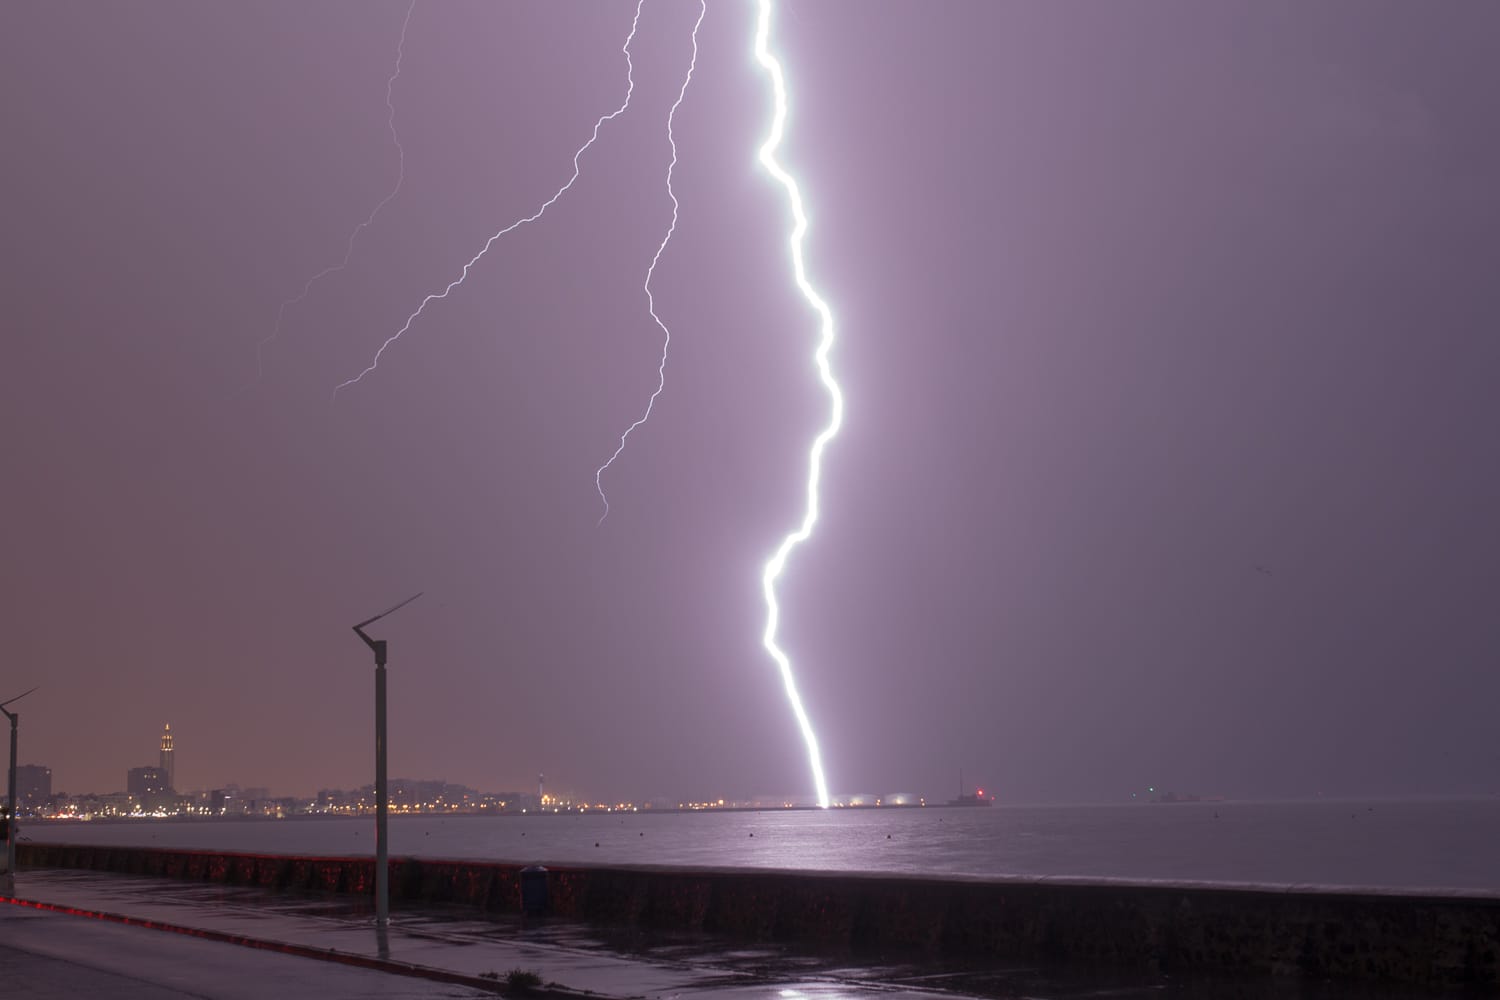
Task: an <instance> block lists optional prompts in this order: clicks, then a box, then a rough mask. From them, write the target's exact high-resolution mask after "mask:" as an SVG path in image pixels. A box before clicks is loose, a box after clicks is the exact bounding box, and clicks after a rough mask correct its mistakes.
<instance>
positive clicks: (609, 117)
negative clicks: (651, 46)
mask: <svg viewBox="0 0 1500 1000" xmlns="http://www.w3.org/2000/svg"><path fill="white" fill-rule="evenodd" d="M645 2H646V0H636V5H635V17H634V18H632V19H631V22H630V34H628V35H626V36H625V44H624V45H622V46H621V47H620V51H621V52H623V53H624V54H625V81H626V88H625V100H624V101H622V102H621V103H620V106H619V107H618V108H616V109H615V110H613V111H611V112H609V113H608V114H605V115H600V116H599V119H598V120H597V121H596V122H594V130H593V132H592V133H590V135H589V138H588V141H587V142H585V143H584V144H583V145H582V146H579V147H578V149H577V151H575V152H574V153H573V176H571V177H569V178H568V180H567V182H566V183H565V184H563V186H562V187H560V188H558V189H557V191H556V193H554V194H553V195H552V197H550V198H548V199H547V200H546V201H544V202H542V206H541V207H540V208H538V209H537V210H536V211H535V212H533V213H532V214H531V215H527V216H523V217H522V218H519V219H517V220H516V221H514V222H512V223H511V224H510V225H508V226H506V227H505V228H504V229H501V230H499V231H498V232H496V233H495V235H493V236H491V237H490V238H489V239H488V240H486V241H485V244H484V246H483V247H481V248H480V250H479V252H478V253H476V254H475V255H474V256H473V257H471V258H469V262H468V263H467V264H465V265H464V266H463V270H462V271H461V272H460V273H459V275H458V277H457V278H454V279H453V280H452V281H450V282H449V283H448V285H447V287H446V288H444V289H443V290H442V291H441V292H432V293H431V294H429V295H428V296H427V297H426V298H424V299H422V303H421V304H420V305H419V306H417V308H416V310H415V311H413V312H412V314H411V315H410V316H408V317H406V322H405V323H403V324H401V328H400V329H399V330H397V331H396V332H395V333H393V334H391V335H390V336H389V337H387V338H386V340H385V343H383V344H381V345H380V349H379V350H377V351H376V352H375V357H373V358H372V359H371V360H370V364H369V365H368V366H367V367H366V368H365V370H364V371H362V372H360V373H359V374H358V375H356V376H354V377H353V378H351V379H346V380H344V381H343V382H340V383H339V384H338V385H336V386H334V389H333V398H334V399H337V398H338V395H339V392H340V391H341V390H343V389H346V388H348V387H349V386H351V385H354V384H356V383H358V382H361V381H363V380H364V377H365V376H366V375H368V374H370V373H371V372H373V371H374V370H375V369H376V368H378V367H380V359H381V357H382V356H383V355H384V354H385V352H386V349H387V348H389V347H390V346H391V345H392V344H394V343H395V342H396V341H398V340H400V339H401V338H402V336H403V335H405V333H406V331H408V330H410V329H411V325H412V324H413V323H415V322H416V321H417V317H419V316H421V315H422V313H423V312H424V311H425V310H426V309H427V306H428V305H429V304H430V303H432V302H435V301H437V300H438V299H446V298H447V297H448V293H449V292H452V291H453V290H454V289H455V288H457V287H458V286H459V285H462V284H463V283H464V280H465V279H466V278H468V276H469V271H470V269H471V268H473V267H474V265H475V264H477V263H479V261H480V260H481V259H483V257H484V255H485V254H487V253H489V252H490V247H492V246H494V245H495V242H496V241H497V240H499V239H500V237H502V236H505V235H507V234H509V233H512V232H514V231H516V230H517V229H520V228H521V227H522V226H526V225H530V224H531V223H533V222H535V221H536V220H538V219H540V218H541V217H542V216H543V215H545V214H546V213H547V209H549V208H551V207H552V206H553V204H554V203H556V201H557V200H558V199H559V198H561V197H562V196H563V195H564V194H566V193H567V192H568V189H569V188H571V187H572V186H573V182H574V181H576V180H578V175H579V172H580V171H581V169H582V168H580V167H579V165H578V161H579V159H580V158H582V156H583V154H584V153H586V152H588V150H589V147H591V146H592V145H593V144H594V142H595V140H597V139H598V138H599V130H600V129H601V128H603V127H604V123H605V122H609V121H614V120H615V119H616V118H618V117H620V116H621V115H623V114H624V113H625V111H626V109H627V108H629V107H630V97H631V95H632V94H634V93H635V63H634V62H633V61H632V60H631V58H630V44H631V42H633V41H635V29H636V26H637V25H639V24H640V22H641V7H643V6H644V5H645Z"/></svg>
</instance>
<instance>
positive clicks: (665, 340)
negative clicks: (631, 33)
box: [594, 0, 708, 524]
mask: <svg viewBox="0 0 1500 1000" xmlns="http://www.w3.org/2000/svg"><path fill="white" fill-rule="evenodd" d="M707 13H708V0H699V6H698V20H696V21H694V22H693V57H692V59H691V60H690V61H689V62H688V71H687V76H685V77H684V78H683V80H682V87H681V88H680V89H679V90H678V91H677V100H676V101H674V102H672V109H671V110H670V111H668V112H667V143H668V144H669V145H670V146H671V147H672V162H671V163H669V164H668V165H667V197H668V198H671V199H672V224H671V225H669V226H668V227H667V234H666V235H665V236H663V237H662V238H661V243H660V245H658V246H657V248H656V255H655V256H653V257H652V258H651V266H650V267H648V268H646V280H645V282H644V283H643V284H642V285H641V288H642V289H643V290H644V291H645V293H646V311H647V312H648V313H650V314H651V320H652V322H654V323H655V324H656V325H657V326H658V327H660V328H661V332H662V344H661V363H660V364H658V365H657V366H656V391H655V392H653V393H652V394H651V398H650V399H648V400H646V411H645V412H644V413H642V414H641V416H640V419H639V420H637V421H636V422H635V423H633V424H631V425H630V426H629V427H627V428H625V433H623V434H621V435H620V444H619V447H617V448H615V452H614V454H613V455H610V456H609V459H608V460H607V461H605V463H604V464H603V465H601V466H599V468H598V469H596V470H595V471H594V489H596V490H598V491H599V500H600V501H601V502H602V503H603V504H604V513H603V514H600V515H599V523H600V524H603V523H604V519H605V518H606V517H609V497H607V496H605V495H604V473H605V472H606V471H607V470H608V469H609V467H610V466H611V465H614V464H615V459H617V458H619V457H620V453H621V452H623V451H624V450H625V442H626V441H627V440H629V438H630V435H631V432H632V431H634V430H635V429H636V428H637V427H639V426H641V425H642V424H644V423H645V422H646V421H647V420H650V419H651V408H652V407H653V406H655V405H656V397H658V396H660V395H661V394H662V390H664V389H665V388H666V387H667V351H668V350H669V349H670V348H671V346H672V331H671V330H669V329H667V324H665V323H663V322H662V321H661V317H660V316H658V315H656V298H655V296H653V295H652V294H651V278H652V276H653V275H654V274H656V263H657V261H659V260H661V255H662V251H664V250H666V249H667V243H669V242H670V241H671V239H672V234H673V233H674V232H676V231H677V195H676V194H675V193H674V192H673V191H672V171H674V170H675V169H676V168H677V139H676V138H675V137H674V136H673V134H672V123H673V121H674V119H675V118H676V116H677V108H678V107H679V106H680V105H681V104H682V99H683V97H684V96H686V94H687V89H688V84H690V83H692V82H693V70H694V69H695V68H697V66H698V27H699V25H701V24H702V23H703V17H704V15H706V14H707Z"/></svg>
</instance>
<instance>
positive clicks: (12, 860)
mask: <svg viewBox="0 0 1500 1000" xmlns="http://www.w3.org/2000/svg"><path fill="white" fill-rule="evenodd" d="M35 690H36V688H32V689H31V691H35ZM31 691H22V692H21V693H20V694H18V695H16V696H15V697H14V698H11V699H10V700H8V701H0V712H4V713H5V717H6V718H7V719H9V720H10V780H9V782H8V784H7V787H6V792H5V801H6V802H8V803H10V817H9V818H10V825H9V827H8V828H7V829H6V831H5V872H6V874H7V875H10V876H14V875H15V873H16V834H17V832H18V830H17V827H16V725H17V723H19V722H20V721H21V713H20V712H10V711H7V710H6V708H5V706H6V705H9V704H12V703H13V702H17V701H20V700H21V699H22V698H24V697H26V696H27V695H28V694H30V693H31Z"/></svg>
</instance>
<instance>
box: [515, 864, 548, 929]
mask: <svg viewBox="0 0 1500 1000" xmlns="http://www.w3.org/2000/svg"><path fill="white" fill-rule="evenodd" d="M521 912H522V913H524V914H526V915H527V916H529V917H539V916H541V915H542V914H544V913H546V912H547V869H545V868H543V867H542V866H541V865H528V866H527V867H525V868H522V869H521Z"/></svg>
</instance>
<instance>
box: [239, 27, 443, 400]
mask: <svg viewBox="0 0 1500 1000" xmlns="http://www.w3.org/2000/svg"><path fill="white" fill-rule="evenodd" d="M416 9H417V0H411V6H409V7H407V8H406V20H404V21H402V22H401V38H400V40H399V41H398V42H397V43H396V67H395V69H394V71H392V73H391V75H390V77H389V78H387V80H386V81H385V107H386V111H387V115H386V120H385V125H386V128H387V129H389V130H390V133H391V144H392V145H394V146H395V147H396V162H397V167H398V171H397V174H396V184H395V186H394V187H392V188H391V190H390V193H389V194H387V195H386V196H385V197H384V198H382V199H380V201H379V202H377V203H376V205H375V207H374V208H372V209H370V214H369V215H368V216H366V217H365V221H363V222H361V223H360V224H359V225H357V226H355V227H354V230H353V231H352V232H351V233H350V234H349V240H348V242H347V243H346V244H345V245H344V259H343V260H341V261H339V262H338V263H337V264H331V265H329V266H328V267H325V268H323V270H321V271H319V272H318V273H317V274H315V275H313V276H312V277H311V278H308V279H307V283H306V284H304V285H303V286H302V291H301V292H299V293H297V295H296V296H294V297H293V298H290V299H286V300H285V301H283V302H282V303H281V305H280V306H279V307H278V308H277V310H276V325H275V326H274V327H272V329H271V332H270V334H268V335H267V336H266V337H265V338H264V339H263V340H261V342H260V343H258V344H256V345H255V377H256V378H262V377H263V376H264V374H265V368H264V363H263V358H264V355H265V350H266V348H267V347H270V346H271V344H272V342H274V341H275V340H276V338H277V337H278V336H279V335H280V334H281V325H282V323H283V322H284V321H285V319H286V311H287V310H288V309H290V308H292V306H295V305H297V304H298V303H300V302H301V301H302V300H303V299H305V298H307V296H308V295H309V294H311V293H312V288H313V285H316V284H317V283H318V282H319V281H321V280H322V279H324V278H326V277H328V276H329V275H330V274H335V273H337V272H339V271H342V270H343V269H344V268H346V267H348V266H349V260H350V258H352V257H353V256H354V241H355V240H357V239H358V238H359V234H360V233H361V232H363V231H364V230H366V229H368V228H369V227H370V226H371V225H372V224H373V223H374V222H375V216H377V215H379V214H380V210H381V209H383V208H385V206H387V205H389V204H390V203H391V199H393V198H395V197H396V195H397V194H398V193H399V192H400V191H401V185H402V184H403V183H405V181H406V148H405V147H404V146H402V145H401V137H400V136H399V135H397V134H396V105H395V102H394V100H393V92H394V91H395V87H396V78H397V77H399V76H400V75H401V60H402V58H403V57H404V56H405V55H406V29H407V28H408V27H410V26H411V15H412V11H414V10H416Z"/></svg>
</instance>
